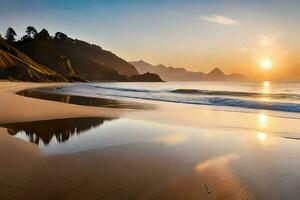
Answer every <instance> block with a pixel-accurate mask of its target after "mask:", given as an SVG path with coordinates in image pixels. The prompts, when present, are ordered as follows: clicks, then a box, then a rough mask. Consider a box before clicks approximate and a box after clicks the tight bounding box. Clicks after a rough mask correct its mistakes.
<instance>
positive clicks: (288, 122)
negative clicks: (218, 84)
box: [0, 83, 300, 200]
mask: <svg viewBox="0 0 300 200" xmlns="http://www.w3.org/2000/svg"><path fill="white" fill-rule="evenodd" d="M45 85H47V84H31V83H1V89H0V99H1V100H0V101H1V104H0V111H1V117H0V123H1V124H2V126H3V127H4V128H0V156H1V159H2V161H1V162H0V184H1V190H0V199H22V200H23V199H297V198H298V197H299V196H300V192H299V190H298V189H299V188H298V185H299V183H300V181H299V180H300V175H299V173H298V169H299V167H300V162H299V161H298V159H297V158H299V156H300V145H299V144H298V142H299V140H293V139H287V138H286V136H287V135H288V136H290V137H294V138H297V137H298V134H297V133H298V131H300V130H299V126H298V123H299V122H298V119H295V118H294V119H293V118H278V117H276V116H275V115H276V113H267V112H264V113H259V114H257V113H242V112H227V111H222V110H212V109H210V108H209V107H205V106H186V105H180V104H170V103H162V104H158V105H156V106H157V107H156V109H152V110H151V109H150V110H139V111H138V110H130V109H125V110H124V109H120V108H107V107H106V108H101V107H87V106H80V105H73V104H66V103H60V102H54V101H46V100H39V99H33V98H27V97H22V96H18V95H16V94H14V93H15V92H17V91H21V90H24V89H28V88H33V87H40V86H45ZM47 86H48V85H47ZM149 102H150V101H149ZM151 103H154V102H151ZM81 117H84V118H83V119H82V121H81V122H83V123H84V121H85V120H87V121H93V120H96V119H98V118H99V119H101V120H103V119H105V120H106V121H105V122H104V123H103V122H99V120H98V122H96V121H97V120H96V121H95V123H94V122H93V123H90V125H89V124H88V123H84V124H85V125H82V126H81V125H80V122H78V121H76V120H80V118H81ZM62 118H64V119H65V120H67V121H64V122H63V124H66V126H65V127H63V126H58V127H57V125H55V124H59V123H60V124H61V121H59V123H56V122H57V121H53V120H54V119H62ZM73 118H76V119H73ZM89 119H91V120H89ZM92 119H93V120H92ZM101 120H100V121H101ZM31 121H39V122H37V123H33V122H32V123H31ZM73 123H75V124H79V125H77V126H79V130H80V131H79V132H80V134H74V128H73V125H72V124H73ZM67 124H69V125H67ZM47 126H51V127H52V128H53V127H55V128H54V129H55V130H53V131H54V132H55V133H58V132H61V133H62V135H59V136H53V135H51V136H46V137H44V138H39V139H40V140H41V141H46V143H47V142H49V143H48V144H47V145H48V146H47V145H44V146H43V148H41V146H38V145H37V144H36V143H37V142H36V141H37V140H35V139H36V136H34V135H35V134H37V133H39V134H44V131H45V127H47ZM89 126H90V127H92V128H91V129H89V130H88V127H89ZM49 128H50V127H49ZM7 129H10V130H11V131H12V132H10V133H11V134H9V133H8V132H7V131H8V130H7ZM20 130H24V131H25V132H28V135H27V136H26V137H28V138H30V137H31V138H32V141H31V142H26V141H25V140H24V139H19V138H17V137H15V136H14V135H18V133H17V132H19V131H20ZM50 130H51V129H50ZM38 131H39V132H38ZM53 131H51V132H53ZM30 133H31V134H30ZM39 134H37V135H39ZM89 135H90V136H91V135H92V137H90V136H89ZM96 136H97V137H96ZM55 137H56V139H57V138H59V139H63V138H64V139H63V140H62V141H60V142H61V143H59V144H60V145H64V144H65V145H67V144H72V142H73V145H74V144H75V146H74V147H75V151H71V152H64V151H62V152H58V153H57V152H55V153H53V154H45V150H47V148H48V147H50V146H51V144H52V143H51V142H50V141H49V140H48V139H49V138H50V140H51V141H53V140H54V139H55ZM84 137H87V138H88V137H90V138H89V139H92V141H95V142H100V143H95V144H97V145H99V146H97V145H96V146H93V147H92V148H90V149H85V150H82V149H80V148H81V147H78V143H79V142H80V141H82V140H80V138H84ZM122 137H123V138H122ZM119 138H121V139H120V140H117V139H119ZM59 139H58V140H59ZM97 140H98V141H97ZM28 141H30V139H28ZM74 141H75V142H74ZM88 141H90V140H88ZM90 142H91V141H90ZM103 144H108V145H107V146H105V145H103ZM101 145H102V146H101ZM76 148H78V149H76Z"/></svg>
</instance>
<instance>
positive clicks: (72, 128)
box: [1, 117, 111, 145]
mask: <svg viewBox="0 0 300 200" xmlns="http://www.w3.org/2000/svg"><path fill="white" fill-rule="evenodd" d="M106 120H111V119H108V118H100V117H95V118H71V119H55V120H44V121H35V122H23V123H14V124H3V125H1V126H2V127H5V128H7V132H8V133H9V134H10V135H17V134H18V133H21V132H24V133H25V134H26V136H27V137H28V140H29V141H30V142H32V143H35V144H39V143H40V142H41V141H42V142H43V143H44V144H45V145H48V144H49V143H50V142H51V140H52V139H53V136H55V138H56V140H57V142H59V143H62V142H65V141H67V140H69V139H70V138H71V137H72V136H75V135H79V134H81V133H84V132H85V131H87V130H89V129H91V128H94V127H98V126H100V125H101V124H103V123H104V122H105V121H106Z"/></svg>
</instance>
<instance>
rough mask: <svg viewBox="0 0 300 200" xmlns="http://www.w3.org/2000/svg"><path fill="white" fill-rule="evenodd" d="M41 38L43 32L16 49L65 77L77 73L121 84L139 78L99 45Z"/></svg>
mask: <svg viewBox="0 0 300 200" xmlns="http://www.w3.org/2000/svg"><path fill="white" fill-rule="evenodd" d="M38 36H39V33H38V34H37V37H35V38H34V39H27V40H23V41H19V42H16V43H15V44H14V46H15V47H16V48H17V49H19V50H20V51H22V52H24V53H26V54H27V55H28V56H30V57H31V58H33V59H34V60H36V61H37V62H39V63H41V64H43V65H45V66H47V67H48V68H51V69H53V70H55V71H56V72H59V73H61V74H63V75H67V74H76V75H78V76H80V77H82V78H83V79H85V80H89V81H103V80H117V81H118V80H122V79H123V78H124V77H123V75H125V76H132V75H138V72H137V70H136V69H135V67H134V66H132V65H131V64H129V63H128V62H126V61H125V60H123V59H121V58H120V57H118V56H116V55H115V54H113V53H111V52H109V51H106V50H103V49H102V48H101V47H99V46H96V45H93V44H89V43H87V42H84V41H80V40H76V39H71V38H68V37H67V36H66V37H38ZM119 75H120V76H119ZM110 77H112V78H110Z"/></svg>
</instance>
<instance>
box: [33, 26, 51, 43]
mask: <svg viewBox="0 0 300 200" xmlns="http://www.w3.org/2000/svg"><path fill="white" fill-rule="evenodd" d="M34 38H35V39H37V40H49V39H50V38H51V36H50V34H49V32H48V31H47V30H46V29H43V30H41V31H40V32H39V33H37V34H36V35H35V36H34Z"/></svg>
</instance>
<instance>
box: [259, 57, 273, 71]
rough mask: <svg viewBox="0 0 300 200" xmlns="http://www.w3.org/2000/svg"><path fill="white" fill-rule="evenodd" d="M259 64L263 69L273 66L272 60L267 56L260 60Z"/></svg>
mask: <svg viewBox="0 0 300 200" xmlns="http://www.w3.org/2000/svg"><path fill="white" fill-rule="evenodd" d="M260 66H261V68H263V69H271V68H272V66H273V61H272V60H271V59H269V58H265V59H262V60H260Z"/></svg>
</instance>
